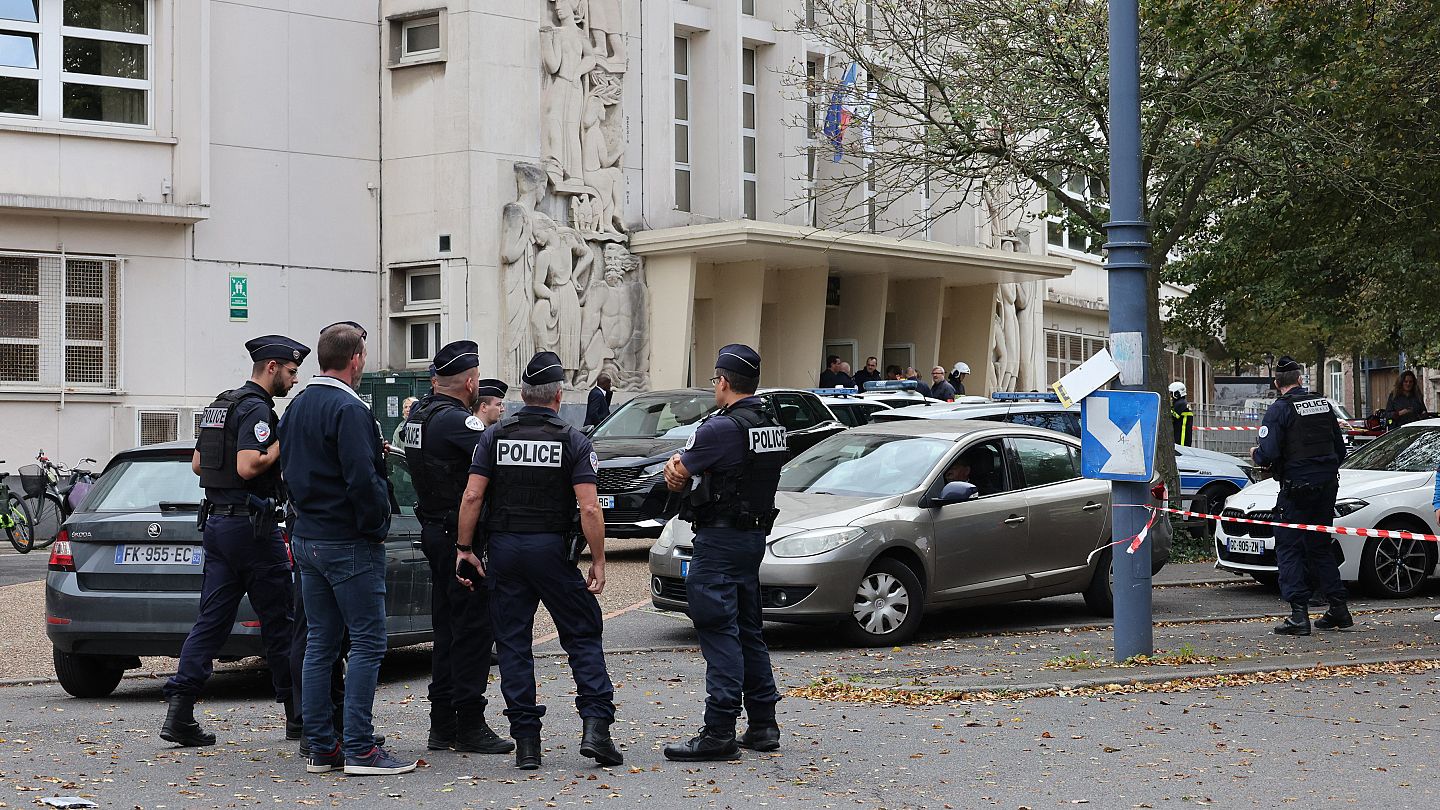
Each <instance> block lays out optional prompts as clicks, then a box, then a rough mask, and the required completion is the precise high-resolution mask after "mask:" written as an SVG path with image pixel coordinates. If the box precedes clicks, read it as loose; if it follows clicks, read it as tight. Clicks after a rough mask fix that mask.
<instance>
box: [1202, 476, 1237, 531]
mask: <svg viewBox="0 0 1440 810" xmlns="http://www.w3.org/2000/svg"><path fill="white" fill-rule="evenodd" d="M1239 491H1240V490H1239V489H1237V488H1236V487H1235V485H1234V484H1221V483H1214V484H1210V485H1209V486H1207V487H1205V488H1204V489H1202V490H1200V491H1199V492H1197V493H1195V494H1197V495H1202V496H1204V498H1205V511H1206V512H1209V513H1210V514H1212V515H1218V514H1220V512H1221V510H1223V509H1224V508H1225V502H1226V501H1228V500H1230V496H1232V495H1234V494H1235V493H1237V492H1239ZM1205 528H1206V530H1207V531H1209V532H1210V536H1211V537H1214V536H1215V521H1213V520H1207V521H1205Z"/></svg>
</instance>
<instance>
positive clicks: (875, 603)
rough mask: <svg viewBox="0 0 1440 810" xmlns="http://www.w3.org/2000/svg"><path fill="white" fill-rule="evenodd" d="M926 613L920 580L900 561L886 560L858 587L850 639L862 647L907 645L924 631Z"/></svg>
mask: <svg viewBox="0 0 1440 810" xmlns="http://www.w3.org/2000/svg"><path fill="white" fill-rule="evenodd" d="M924 613H925V592H924V590H923V589H922V588H921V586H920V578H919V577H917V576H915V572H914V571H912V570H910V566H908V565H905V564H904V563H902V562H900V561H899V560H892V559H889V558H882V559H879V560H876V561H875V562H874V563H872V564H871V566H870V570H869V571H866V572H865V576H863V577H861V578H860V583H859V584H858V585H857V586H856V587H855V603H854V606H853V609H852V612H851V621H850V623H849V625H848V628H849V635H850V638H851V640H852V641H853V642H854V643H856V644H858V645H860V646H862V647H887V646H891V645H896V644H904V643H905V642H907V641H909V640H910V638H911V637H912V636H914V635H915V631H916V630H919V629H920V617H921V616H922V615H923V614H924Z"/></svg>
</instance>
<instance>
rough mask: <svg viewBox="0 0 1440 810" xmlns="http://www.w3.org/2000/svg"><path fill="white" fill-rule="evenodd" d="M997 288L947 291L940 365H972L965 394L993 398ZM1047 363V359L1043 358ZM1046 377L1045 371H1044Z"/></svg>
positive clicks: (974, 286)
mask: <svg viewBox="0 0 1440 810" xmlns="http://www.w3.org/2000/svg"><path fill="white" fill-rule="evenodd" d="M996 287H997V285H995V284H976V285H972V286H966V287H950V288H949V289H947V290H945V314H944V320H943V322H942V328H941V330H940V360H939V361H938V362H939V364H940V365H942V366H945V368H947V369H949V368H950V367H951V366H953V365H955V363H956V362H957V361H960V360H964V361H965V362H966V363H968V364H969V365H970V376H969V377H966V378H965V393H966V394H971V395H977V394H978V395H980V396H989V395H990V394H991V393H993V392H992V391H989V390H987V386H986V376H987V375H986V373H985V370H986V368H988V367H989V365H990V360H991V357H990V345H991V338H992V332H993V330H994V329H995V317H994V312H995V289H996ZM1041 361H1042V362H1043V361H1044V356H1043V355H1042V356H1041ZM1041 373H1042V375H1043V373H1044V372H1043V370H1042V372H1041Z"/></svg>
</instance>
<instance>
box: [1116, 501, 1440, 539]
mask: <svg viewBox="0 0 1440 810" xmlns="http://www.w3.org/2000/svg"><path fill="white" fill-rule="evenodd" d="M1126 505H1127V506H1128V505H1131V504H1126ZM1139 505H1140V506H1142V507H1143V508H1145V509H1149V510H1150V514H1151V515H1152V516H1153V515H1154V514H1155V513H1156V512H1169V513H1170V514H1172V515H1184V516H1185V517H1194V518H1204V519H1206V520H1220V521H1224V522H1226V523H1250V524H1253V525H1256V526H1278V527H1280V528H1282V529H1299V530H1300V531H1304V532H1328V533H1330V534H1348V535H1354V536H1356V537H1388V538H1391V539H1394V540H1424V541H1426V542H1428V543H1440V535H1435V534H1424V533H1421V532H1407V531H1404V530H1401V529H1362V528H1352V527H1350V526H1326V525H1323V524H1312V523H1282V522H1280V521H1276V520H1256V519H1255V518H1241V517H1228V516H1226V515H1212V514H1209V513H1206V512H1191V511H1189V510H1188V509H1171V508H1169V507H1164V506H1158V507H1157V506H1150V505H1149V504H1139Z"/></svg>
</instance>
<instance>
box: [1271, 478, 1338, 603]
mask: <svg viewBox="0 0 1440 810" xmlns="http://www.w3.org/2000/svg"><path fill="white" fill-rule="evenodd" d="M1287 486H1288V488H1287ZM1336 489H1337V485H1336V484H1335V483H1334V482H1330V483H1327V484H1321V485H1317V486H1313V487H1300V488H1297V487H1294V486H1291V485H1286V484H1282V485H1281V488H1280V497H1279V499H1278V500H1277V501H1276V506H1278V507H1279V512H1280V515H1279V517H1277V518H1276V520H1278V521H1280V522H1282V523H1310V524H1328V523H1330V521H1331V520H1333V519H1334V517H1335V493H1336ZM1275 561H1276V564H1277V566H1278V568H1279V570H1280V596H1281V597H1282V598H1283V599H1284V600H1285V601H1286V602H1289V603H1291V604H1295V603H1297V602H1309V601H1310V592H1311V583H1314V586H1315V588H1316V589H1317V590H1319V591H1320V592H1321V594H1322V595H1323V596H1324V597H1325V598H1326V599H1328V600H1330V603H1331V604H1336V603H1339V604H1344V603H1345V598H1346V596H1345V583H1343V582H1341V581H1340V568H1339V565H1338V564H1337V563H1336V560H1335V554H1334V553H1333V552H1332V550H1331V548H1330V535H1329V534H1328V533H1325V532H1306V531H1301V530H1299V529H1282V528H1279V527H1278V526H1277V527H1276V528H1275Z"/></svg>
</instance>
